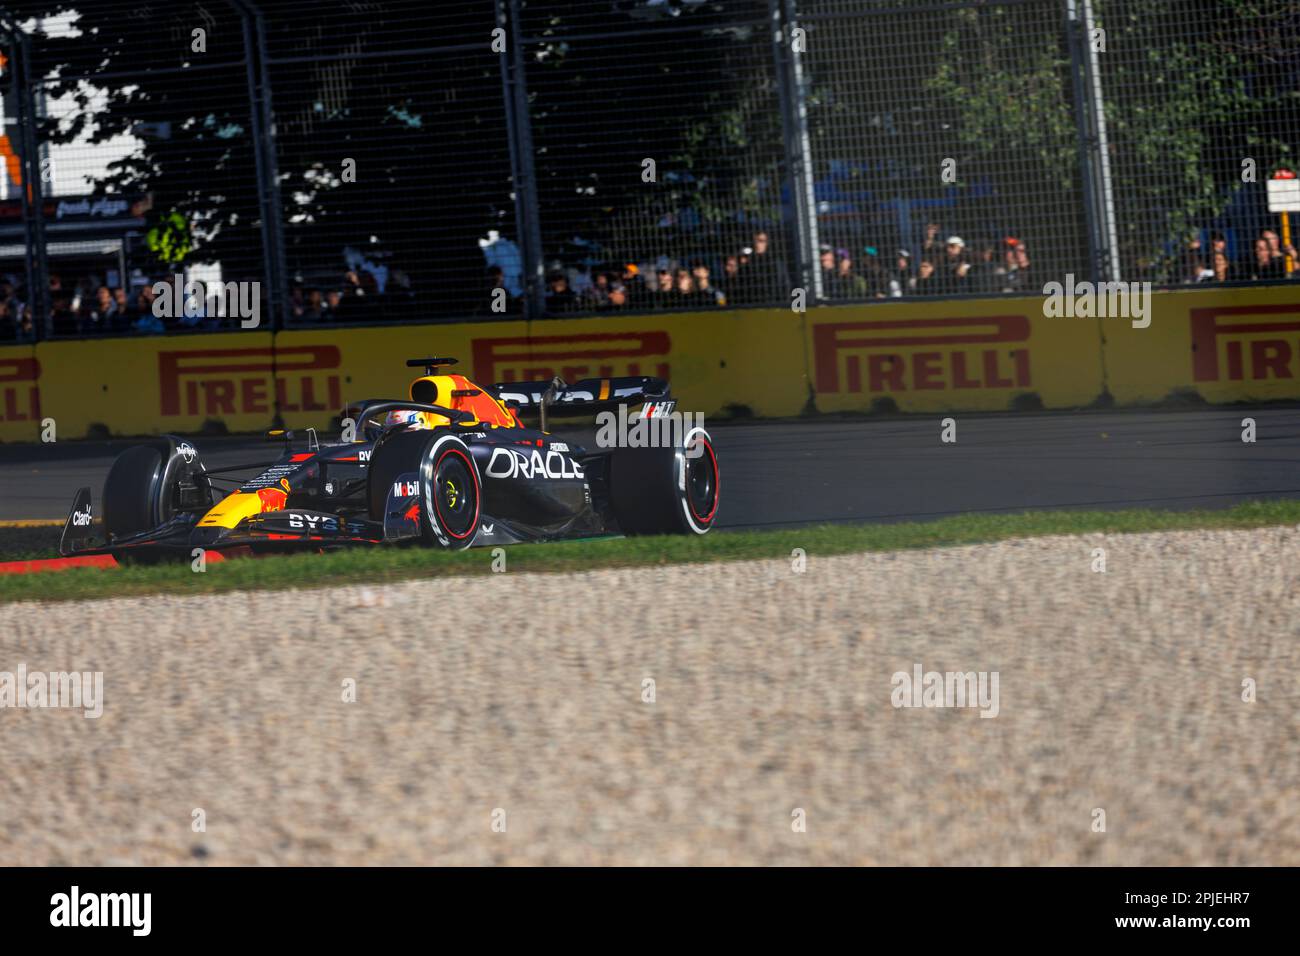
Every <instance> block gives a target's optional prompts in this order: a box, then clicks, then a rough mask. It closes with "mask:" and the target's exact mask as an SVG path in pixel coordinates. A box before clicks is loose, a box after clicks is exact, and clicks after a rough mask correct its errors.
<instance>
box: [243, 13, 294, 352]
mask: <svg viewBox="0 0 1300 956" xmlns="http://www.w3.org/2000/svg"><path fill="white" fill-rule="evenodd" d="M230 4H231V6H233V7H234V8H235V9H236V11H238V13H239V16H240V21H241V23H242V26H243V31H244V48H245V51H246V53H247V56H246V57H245V60H244V62H245V64H246V69H247V74H248V108H249V119H250V122H251V124H252V127H253V159H254V164H255V166H256V168H257V197H258V204H259V207H260V209H261V211H262V228H261V232H262V256H263V260H264V265H265V270H266V284H267V290H266V301H267V305H268V306H269V307H270V311H271V328H272V329H279V328H282V327H283V326H284V324H285V321H286V319H287V318H288V315H287V308H288V301H287V299H286V298H285V292H286V290H287V287H288V282H287V279H288V265H287V264H286V262H285V252H284V231H283V230H282V228H281V225H282V223H281V221H280V217H281V216H283V215H284V206H283V205H282V204H281V202H280V172H279V164H278V163H277V161H276V155H275V115H274V113H273V112H272V109H271V81H270V75H269V73H268V70H267V54H266V25H265V22H264V20H263V18H262V11H261V10H259V9H258V8H257V6H256V5H255V4H254V3H252V2H251V0H230Z"/></svg>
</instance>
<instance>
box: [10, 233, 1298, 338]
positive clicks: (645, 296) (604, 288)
mask: <svg viewBox="0 0 1300 956" xmlns="http://www.w3.org/2000/svg"><path fill="white" fill-rule="evenodd" d="M1207 235H1208V242H1207V243H1204V244H1203V243H1202V242H1201V241H1200V239H1199V238H1198V239H1194V240H1192V241H1191V242H1189V243H1188V244H1187V246H1186V248H1185V249H1184V250H1183V254H1182V257H1181V260H1178V259H1177V257H1175V260H1176V265H1175V269H1174V271H1175V272H1176V277H1173V278H1174V282H1173V283H1172V284H1180V283H1181V284H1186V283H1201V282H1212V283H1222V282H1241V281H1257V282H1264V281H1267V282H1274V281H1280V280H1285V279H1289V278H1293V277H1297V278H1300V256H1297V253H1296V249H1295V247H1294V246H1293V245H1291V244H1289V243H1284V242H1283V241H1282V239H1281V238H1280V237H1279V235H1278V233H1277V232H1276V231H1274V230H1273V229H1270V228H1265V229H1261V230H1260V231H1259V233H1258V234H1257V236H1256V237H1255V239H1254V240H1253V241H1252V242H1251V243H1250V245H1249V248H1248V250H1247V252H1246V255H1245V256H1244V257H1238V258H1236V259H1235V260H1234V258H1233V257H1232V256H1231V255H1230V253H1229V243H1228V239H1227V236H1226V235H1225V234H1224V233H1223V232H1221V231H1217V230H1215V231H1209V232H1208V233H1207ZM1288 259H1289V260H1290V261H1289V262H1288ZM787 261H788V260H787V257H786V256H785V255H784V254H783V253H782V252H781V251H780V249H779V248H778V244H777V242H776V241H774V240H773V238H772V235H771V234H770V233H769V232H768V231H767V230H763V229H759V230H756V231H755V232H753V233H752V234H750V235H749V237H748V239H747V241H746V243H745V244H744V245H742V246H740V247H739V248H737V249H735V251H733V252H728V253H725V254H721V255H713V256H709V255H696V256H688V257H684V258H672V257H670V256H668V255H660V256H658V257H657V258H654V259H652V260H647V261H641V262H625V263H622V264H620V265H617V266H614V267H612V268H611V267H595V268H593V267H592V266H588V265H581V266H577V267H569V268H565V267H564V266H563V265H562V264H561V263H559V262H555V263H553V264H552V267H551V269H550V270H549V271H548V273H547V275H546V295H545V305H546V313H547V314H548V315H552V316H559V315H570V314H578V313H591V312H595V313H609V312H644V311H654V310H702V309H712V308H721V307H737V306H748V307H755V306H783V307H788V306H789V305H790V304H791V302H792V296H793V294H794V291H795V283H794V282H793V281H792V278H791V274H790V270H789V267H788V266H787ZM817 268H818V269H819V271H820V278H821V288H820V300H821V301H869V300H872V299H896V298H905V297H912V296H938V295H944V296H947V295H998V294H1006V293H1033V292H1040V291H1041V290H1042V286H1043V282H1044V281H1045V277H1043V276H1040V275H1038V274H1037V273H1036V272H1035V271H1033V269H1032V266H1031V259H1030V254H1029V248H1028V245H1027V244H1026V242H1025V241H1024V240H1023V239H1020V238H1016V237H1013V236H1008V237H1004V238H1001V239H997V240H992V239H986V240H979V241H974V242H967V241H966V240H965V239H963V238H962V237H961V236H959V235H955V234H951V233H945V231H944V229H943V228H942V226H941V225H940V224H939V223H938V222H929V223H927V225H926V228H925V232H924V238H923V239H922V240H921V242H920V243H919V244H918V246H916V247H914V248H907V247H903V248H899V249H896V250H895V251H894V252H893V253H892V254H888V253H884V252H882V251H881V249H880V248H879V247H877V246H874V245H867V246H863V247H862V248H861V250H860V251H858V252H855V251H854V250H853V249H851V248H850V247H849V246H848V245H847V244H835V245H832V244H827V245H823V246H821V248H820V250H819V261H818V263H817ZM387 278H388V277H387V275H385V276H384V277H383V279H387ZM394 278H395V280H396V281H394V282H389V283H388V285H389V286H390V288H389V289H388V290H387V291H388V292H389V293H390V295H388V296H386V295H385V294H384V293H385V291H386V290H385V288H384V281H383V279H381V278H379V277H377V276H376V274H375V273H374V272H372V271H370V270H368V269H365V268H358V269H349V270H347V271H345V272H343V273H342V275H341V277H340V279H339V280H338V281H324V282H321V283H319V284H315V285H313V284H307V283H303V282H296V283H294V285H293V286H292V288H291V290H290V298H289V311H290V316H291V321H292V322H293V323H294V324H308V325H310V324H317V323H347V324H357V323H364V322H368V321H383V320H384V318H385V312H386V308H385V306H386V303H387V301H388V300H390V299H391V298H392V294H402V293H403V291H404V292H405V295H406V296H407V297H408V298H411V297H412V294H411V289H410V283H409V280H408V279H407V278H406V277H405V276H404V275H402V274H395V276H394ZM1046 278H1051V277H1046ZM486 279H487V283H486V284H487V288H486V289H485V290H484V291H485V292H486V294H485V295H483V296H482V297H481V300H480V301H482V302H483V305H482V306H481V308H479V309H478V310H477V312H476V315H475V317H476V318H482V319H486V318H493V317H496V316H499V315H501V314H502V313H504V314H505V315H517V314H521V313H522V312H523V298H522V296H520V295H518V294H516V293H517V291H518V290H519V288H520V285H519V281H518V280H519V277H518V276H517V275H516V276H513V277H510V278H508V277H507V276H506V275H505V274H504V273H503V271H502V268H501V266H500V265H492V266H491V267H489V268H488V270H487V273H486ZM49 284H50V296H49V301H50V314H49V316H48V320H47V323H46V326H45V328H46V330H47V331H48V332H49V333H50V334H52V335H54V336H58V337H69V336H94V335H101V334H113V335H131V334H137V335H157V334H163V333H166V332H170V331H203V330H216V329H220V328H226V327H232V326H231V325H230V322H229V321H228V320H225V319H223V318H220V317H217V316H209V315H206V314H202V313H201V310H200V313H201V314H199V315H189V316H186V315H181V316H178V317H175V318H167V317H160V316H158V315H155V310H154V299H155V294H154V291H153V286H154V281H153V280H149V279H147V278H145V277H143V276H139V275H137V276H136V277H135V278H134V279H133V281H132V284H131V286H130V289H129V291H128V289H126V288H122V287H120V286H111V285H107V284H105V283H103V282H102V281H100V280H99V278H98V277H96V276H86V277H83V278H82V279H81V280H79V281H77V282H75V283H72V284H71V286H70V287H69V286H65V284H64V282H63V279H62V277H61V276H59V275H57V274H52V275H51V276H50V277H49ZM512 289H513V290H514V291H511V290H512ZM804 292H805V301H806V302H807V304H809V305H812V304H815V302H816V301H817V298H816V296H815V295H814V290H812V289H806V290H804ZM25 299H26V297H25V296H24V295H23V294H22V289H21V283H20V280H19V278H18V277H17V276H14V275H0V342H6V341H9V342H13V341H19V342H22V341H33V340H34V338H35V329H34V316H33V315H32V307H31V305H30V303H28V302H27V301H25Z"/></svg>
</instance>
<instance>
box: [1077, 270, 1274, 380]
mask: <svg viewBox="0 0 1300 956" xmlns="http://www.w3.org/2000/svg"><path fill="white" fill-rule="evenodd" d="M1155 302H1156V306H1155V314H1154V317H1153V319H1152V322H1151V326H1150V327H1149V328H1146V329H1135V328H1133V327H1132V326H1131V325H1130V323H1128V322H1123V321H1120V320H1117V319H1107V320H1105V321H1104V323H1103V324H1104V330H1105V334H1106V372H1107V384H1108V386H1109V388H1110V392H1111V395H1112V396H1113V397H1114V399H1115V401H1116V402H1117V403H1118V404H1121V405H1127V404H1134V403H1142V404H1145V403H1150V402H1158V401H1161V400H1163V399H1166V398H1169V397H1170V396H1171V395H1176V394H1179V393H1181V394H1184V395H1190V394H1193V393H1194V394H1195V395H1199V396H1200V397H1201V398H1203V399H1204V400H1205V401H1207V402H1213V403H1222V402H1241V401H1270V400H1275V399H1292V398H1300V282H1297V283H1296V284H1295V287H1294V288H1292V287H1288V286H1271V287H1261V288H1258V289H1252V288H1239V289H1222V290H1207V291H1199V290H1197V291H1187V292H1162V293H1156V295H1155Z"/></svg>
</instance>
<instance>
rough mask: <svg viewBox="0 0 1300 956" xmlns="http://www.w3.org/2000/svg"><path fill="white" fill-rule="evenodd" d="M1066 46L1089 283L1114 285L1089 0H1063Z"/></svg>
mask: <svg viewBox="0 0 1300 956" xmlns="http://www.w3.org/2000/svg"><path fill="white" fill-rule="evenodd" d="M1065 16H1066V41H1067V45H1068V46H1069V49H1070V79H1071V83H1072V85H1073V87H1074V110H1075V117H1076V119H1075V121H1076V123H1077V124H1078V131H1079V172H1080V174H1081V176H1082V179H1083V201H1084V212H1085V214H1086V217H1087V222H1088V247H1089V253H1090V260H1091V263H1092V275H1091V276H1090V278H1091V279H1092V281H1094V282H1102V281H1111V282H1118V281H1119V280H1120V264H1119V230H1118V227H1117V225H1116V221H1115V191H1114V186H1113V184H1112V182H1111V175H1110V150H1109V147H1108V144H1107V140H1106V107H1105V102H1104V100H1103V99H1102V93H1101V65H1100V63H1099V62H1098V59H1097V51H1096V50H1095V49H1094V48H1093V45H1092V42H1091V38H1092V31H1093V28H1094V25H1095V22H1096V21H1095V20H1094V19H1093V15H1092V0H1065Z"/></svg>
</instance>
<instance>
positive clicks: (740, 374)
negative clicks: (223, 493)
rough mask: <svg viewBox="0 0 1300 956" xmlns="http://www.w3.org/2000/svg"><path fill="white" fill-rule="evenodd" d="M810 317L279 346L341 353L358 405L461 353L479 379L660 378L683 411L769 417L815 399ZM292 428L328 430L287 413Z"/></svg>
mask: <svg viewBox="0 0 1300 956" xmlns="http://www.w3.org/2000/svg"><path fill="white" fill-rule="evenodd" d="M801 325H802V317H801V316H799V315H796V314H794V313H792V312H789V311H788V310H787V311H782V310H779V309H775V310H764V311H757V312H744V313H739V312H715V313H707V314H703V313H701V314H696V313H685V314H683V313H676V314H667V315H658V316H656V315H649V316H636V317H621V316H620V317H617V318H609V317H598V318H590V319H557V320H548V321H543V322H523V321H511V322H478V323H464V324H457V325H425V326H407V327H397V326H394V327H388V328H372V329H329V328H324V329H321V330H319V331H316V330H308V331H293V332H282V333H280V334H279V335H277V336H276V349H277V350H280V349H283V348H286V347H289V348H319V347H322V346H325V345H329V346H333V347H336V348H337V349H338V351H339V357H340V361H341V368H342V369H343V370H344V375H343V388H344V391H345V398H346V399H348V400H349V401H351V400H354V399H359V398H386V397H392V398H400V397H404V396H405V388H406V385H407V382H408V381H409V379H411V378H413V377H414V375H415V373H414V372H413V371H411V370H409V369H407V368H405V367H404V365H403V360H404V359H406V358H408V357H410V358H416V357H419V356H424V355H453V356H456V357H457V358H459V359H460V362H461V364H460V365H459V366H457V368H456V371H458V372H463V373H464V374H465V375H467V376H469V377H470V378H471V379H473V380H474V381H476V382H479V383H481V384H492V383H494V382H510V381H528V380H538V379H547V378H551V377H552V376H555V375H559V376H562V377H563V378H564V379H565V380H566V381H569V382H573V381H577V380H578V379H581V378H601V377H606V376H615V375H656V376H660V377H663V378H667V379H669V380H670V381H671V382H672V385H673V394H674V395H676V396H677V397H678V399H679V402H680V405H681V407H682V408H683V409H689V410H692V411H702V412H704V413H705V414H717V413H719V412H721V411H722V410H723V409H724V408H725V407H726V406H727V405H729V404H732V403H736V404H744V405H747V406H749V408H750V409H751V410H752V411H753V412H754V413H755V414H759V415H793V414H797V413H798V412H799V411H800V410H801V409H802V408H803V406H804V404H805V403H806V402H807V400H808V391H807V385H806V382H805V376H804V358H803V344H802V332H801ZM285 421H286V424H288V425H290V426H301V425H309V424H310V425H320V424H322V422H321V419H320V416H319V415H318V414H314V413H311V414H309V413H305V412H304V413H299V414H295V413H292V412H290V413H286V415H285Z"/></svg>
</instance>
